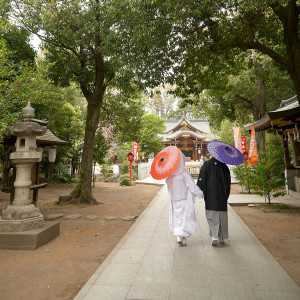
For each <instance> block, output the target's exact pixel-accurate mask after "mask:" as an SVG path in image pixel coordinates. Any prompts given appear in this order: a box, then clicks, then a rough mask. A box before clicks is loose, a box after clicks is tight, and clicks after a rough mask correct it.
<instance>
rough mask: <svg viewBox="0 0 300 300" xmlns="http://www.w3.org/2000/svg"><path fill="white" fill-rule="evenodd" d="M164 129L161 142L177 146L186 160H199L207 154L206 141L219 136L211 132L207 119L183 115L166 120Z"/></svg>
mask: <svg viewBox="0 0 300 300" xmlns="http://www.w3.org/2000/svg"><path fill="white" fill-rule="evenodd" d="M165 126H166V130H165V132H164V134H161V135H160V136H161V137H162V138H163V139H162V141H161V143H162V144H164V145H165V146H166V147H167V146H177V147H178V148H179V149H180V150H181V151H182V153H183V154H184V155H185V156H186V158H187V161H191V160H193V161H199V160H200V158H201V157H202V156H208V151H207V143H208V142H209V141H212V140H216V139H218V138H219V137H218V136H216V135H214V134H212V133H211V131H210V126H209V123H208V121H207V120H188V119H187V118H186V116H183V117H182V118H181V119H180V120H166V121H165Z"/></svg>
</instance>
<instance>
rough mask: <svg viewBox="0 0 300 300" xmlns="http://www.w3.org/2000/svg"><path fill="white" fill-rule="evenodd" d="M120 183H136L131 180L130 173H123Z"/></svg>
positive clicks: (129, 184)
mask: <svg viewBox="0 0 300 300" xmlns="http://www.w3.org/2000/svg"><path fill="white" fill-rule="evenodd" d="M119 182H120V185H127V186H131V185H134V182H133V181H130V174H123V175H121V176H120V178H119Z"/></svg>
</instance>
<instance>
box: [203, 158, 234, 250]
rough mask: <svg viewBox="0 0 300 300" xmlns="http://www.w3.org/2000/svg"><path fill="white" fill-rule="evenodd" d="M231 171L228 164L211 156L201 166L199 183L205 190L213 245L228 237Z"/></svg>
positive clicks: (207, 216)
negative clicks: (228, 202) (228, 201)
mask: <svg viewBox="0 0 300 300" xmlns="http://www.w3.org/2000/svg"><path fill="white" fill-rule="evenodd" d="M230 183H231V178H230V171H229V168H228V167H227V165H226V164H224V163H222V162H220V161H218V160H216V159H215V158H211V159H210V160H207V161H206V162H204V164H203V165H202V167H201V170H200V174H199V177H198V181H197V185H198V186H199V187H200V189H201V190H202V191H203V194H204V201H205V214H206V219H207V222H208V225H209V235H210V236H211V237H212V245H213V246H216V245H217V243H218V242H219V243H224V239H227V238H228V215H227V199H228V197H229V194H230Z"/></svg>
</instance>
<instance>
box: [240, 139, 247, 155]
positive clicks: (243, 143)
mask: <svg viewBox="0 0 300 300" xmlns="http://www.w3.org/2000/svg"><path fill="white" fill-rule="evenodd" d="M241 144H242V153H243V154H244V153H245V152H247V139H246V137H245V136H242V137H241Z"/></svg>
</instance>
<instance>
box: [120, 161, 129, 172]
mask: <svg viewBox="0 0 300 300" xmlns="http://www.w3.org/2000/svg"><path fill="white" fill-rule="evenodd" d="M120 169H121V173H122V174H127V173H129V172H130V162H129V161H126V160H124V161H123V163H122V166H121V168H120Z"/></svg>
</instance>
